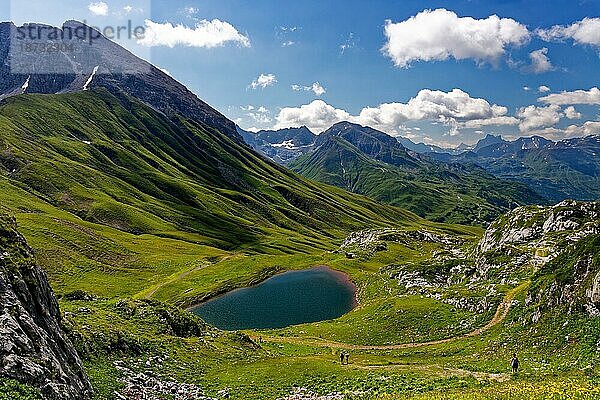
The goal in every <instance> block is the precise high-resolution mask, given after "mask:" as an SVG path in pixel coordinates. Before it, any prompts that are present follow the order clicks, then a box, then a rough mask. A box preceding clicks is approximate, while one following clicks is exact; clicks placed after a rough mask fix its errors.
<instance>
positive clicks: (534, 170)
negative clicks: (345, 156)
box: [242, 124, 600, 219]
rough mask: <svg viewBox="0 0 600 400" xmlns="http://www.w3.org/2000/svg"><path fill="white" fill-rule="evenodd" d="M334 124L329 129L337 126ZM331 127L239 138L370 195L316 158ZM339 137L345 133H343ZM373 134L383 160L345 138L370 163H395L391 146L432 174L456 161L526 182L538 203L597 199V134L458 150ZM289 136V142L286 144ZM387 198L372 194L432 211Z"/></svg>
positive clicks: (491, 140)
mask: <svg viewBox="0 0 600 400" xmlns="http://www.w3.org/2000/svg"><path fill="white" fill-rule="evenodd" d="M346 125H347V126H350V125H348V124H346ZM339 126H340V125H339V124H338V125H336V127H339ZM334 128H335V127H334ZM334 128H332V129H333V130H337V128H335V129H334ZM332 129H330V130H328V131H326V132H324V133H322V134H320V135H314V134H313V135H311V134H309V133H308V132H307V131H308V129H307V128H305V127H304V128H297V129H288V130H284V131H262V132H259V133H257V134H253V133H249V132H246V133H245V134H243V135H242V136H244V139H245V140H246V141H247V142H248V143H249V144H250V145H251V146H252V147H254V148H255V149H256V150H257V151H258V152H260V153H262V154H263V155H265V156H267V157H269V158H271V159H272V160H275V161H276V162H279V163H281V164H283V165H292V166H293V168H294V170H296V171H299V172H300V173H302V174H304V175H305V176H308V177H311V178H316V179H319V180H322V181H324V182H328V183H333V184H335V185H337V186H340V187H345V188H347V189H350V190H354V191H358V192H360V193H365V194H368V193H370V190H357V189H356V185H357V182H353V184H352V185H350V184H348V182H343V179H340V178H339V177H338V178H333V176H337V172H332V171H331V170H330V169H331V165H327V167H326V168H325V167H323V166H324V165H325V163H324V162H323V161H322V160H320V161H319V160H317V158H318V157H319V156H323V155H324V153H325V152H326V151H331V146H332V144H331V143H327V140H326V139H327V138H328V137H330V136H331V132H332ZM298 130H300V131H302V132H303V141H302V142H300V141H296V140H295V139H292V136H291V135H289V134H290V133H294V134H297V131H298ZM361 131H362V133H363V134H365V133H366V132H370V133H369V135H371V136H373V132H375V130H373V129H371V128H366V127H362V128H361ZM382 135H384V136H385V138H384V137H383V136H382ZM267 136H268V137H269V138H276V140H275V139H266V138H267ZM338 136H339V135H338ZM342 136H344V137H346V135H342ZM367 136H368V135H367ZM375 136H377V137H378V138H379V139H378V140H380V142H381V143H386V145H387V146H388V149H387V150H382V149H381V148H380V149H379V150H381V151H383V152H384V153H385V152H386V151H387V152H388V154H387V156H388V158H387V159H386V158H385V157H384V156H383V153H377V152H371V151H369V149H366V148H365V147H364V143H363V145H361V143H360V140H362V139H359V138H358V137H357V136H352V137H350V138H346V139H349V140H348V142H349V143H350V144H352V145H353V146H355V147H357V149H358V150H359V152H361V153H363V154H362V157H363V158H364V157H367V158H368V159H370V162H371V163H373V162H375V163H376V162H383V163H387V164H391V165H394V166H397V165H396V162H397V161H398V160H397V159H389V156H391V153H390V151H391V150H390V149H392V148H393V149H395V150H394V151H395V153H394V154H395V157H401V158H403V159H404V160H405V162H409V163H415V162H418V163H420V164H419V165H420V166H421V167H422V166H423V165H429V167H427V168H425V170H427V171H429V172H431V168H430V165H432V164H434V165H436V166H437V168H442V169H444V168H446V169H449V170H453V171H456V168H457V165H460V166H461V168H463V170H465V171H470V172H473V171H476V170H479V172H480V173H481V172H483V171H485V172H487V174H488V176H489V177H491V176H493V177H496V178H499V179H501V180H503V182H504V183H507V182H506V181H511V182H520V183H522V184H524V185H527V187H528V188H529V191H530V192H533V194H534V195H535V196H532V197H530V200H533V199H537V200H535V201H536V202H538V203H556V202H559V201H562V200H565V199H575V200H583V201H589V200H598V199H600V157H599V156H598V155H599V154H600V136H588V137H584V138H575V139H565V140H562V141H559V142H554V141H551V140H548V139H545V138H543V137H540V136H533V137H527V138H519V139H517V140H514V141H507V140H504V139H503V138H502V137H501V136H494V135H489V134H488V135H487V136H486V137H485V138H483V139H481V140H480V141H479V142H478V143H477V144H475V145H471V146H470V145H466V144H461V145H460V146H458V147H457V148H456V149H445V148H442V147H439V146H435V145H428V144H424V143H414V142H413V141H411V140H410V139H408V138H404V137H398V138H392V137H391V136H388V135H386V134H384V133H383V132H378V134H377V135H375ZM290 140H292V141H291V142H290ZM355 140H359V143H355ZM282 143H285V144H289V146H288V147H285V146H283V145H282ZM396 143H397V144H399V145H400V146H398V145H397V144H396ZM325 144H327V146H328V147H327V148H326V149H319V147H320V146H323V145H325ZM284 147H285V149H284ZM401 153H403V155H402V156H400V154H401ZM304 154H311V156H310V160H311V161H310V162H309V161H307V159H306V158H302V157H301V156H302V155H304ZM311 163H312V164H314V165H321V166H322V168H323V171H322V172H319V173H317V172H316V170H315V166H314V165H311ZM321 175H322V176H321ZM410 178H411V177H410V176H409V177H404V178H402V179H400V180H399V181H398V180H396V184H398V185H406V184H408V183H414V179H410ZM391 185H392V184H391V183H390V182H387V183H386V185H385V186H388V187H389V186H391ZM405 194H406V192H405ZM530 194H531V193H530ZM389 196H390V195H389V194H388V195H387V196H381V195H374V197H375V198H378V199H383V200H384V201H387V202H389V203H392V204H399V205H402V206H404V207H408V208H409V209H413V210H414V211H416V212H418V213H420V214H421V215H429V216H430V217H431V214H430V213H428V212H423V210H421V207H416V208H415V207H411V204H409V203H410V201H408V200H407V201H406V202H404V201H400V200H399V199H400V197H393V198H389ZM512 200H513V201H515V202H517V203H519V202H520V200H523V198H522V197H517V198H514V199H512ZM436 218H440V216H439V215H438V216H437V217H436ZM442 219H444V218H442Z"/></svg>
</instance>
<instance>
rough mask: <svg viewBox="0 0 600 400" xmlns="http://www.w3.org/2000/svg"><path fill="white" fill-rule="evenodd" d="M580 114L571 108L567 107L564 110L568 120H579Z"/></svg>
mask: <svg viewBox="0 0 600 400" xmlns="http://www.w3.org/2000/svg"><path fill="white" fill-rule="evenodd" d="M581 116H582V115H581V113H580V112H579V111H577V110H576V109H575V107H573V106H569V107H567V108H565V117H567V118H568V119H579V118H581Z"/></svg>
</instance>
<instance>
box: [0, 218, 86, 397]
mask: <svg viewBox="0 0 600 400" xmlns="http://www.w3.org/2000/svg"><path fill="white" fill-rule="evenodd" d="M15 225H16V223H15V221H14V220H13V219H11V218H9V217H6V216H4V215H1V214H0V377H3V378H10V379H15V380H18V381H20V382H22V383H24V384H27V385H30V386H33V387H36V388H38V389H39V390H40V391H41V392H42V394H43V396H44V398H47V399H52V400H55V399H56V400H63V399H64V400H77V399H82V400H83V399H90V398H91V395H92V389H91V385H90V383H89V381H88V379H87V377H86V376H85V373H84V371H83V367H82V364H81V360H80V359H79V357H78V355H77V352H76V351H75V349H74V347H73V345H72V343H71V342H70V341H69V339H68V338H67V336H66V334H65V333H64V332H63V330H62V328H61V326H60V311H59V308H58V302H57V301H56V298H55V297H54V294H53V293H52V290H51V288H50V285H49V284H48V280H47V278H46V275H45V273H44V272H43V271H42V270H41V269H40V268H39V267H37V266H36V265H35V263H34V260H33V254H32V250H31V249H30V248H29V247H28V246H27V243H26V242H25V239H24V238H23V237H22V236H21V235H19V234H18V233H17V231H16V229H15Z"/></svg>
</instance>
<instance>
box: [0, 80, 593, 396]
mask: <svg viewBox="0 0 600 400" xmlns="http://www.w3.org/2000/svg"><path fill="white" fill-rule="evenodd" d="M0 127H1V129H0V154H1V156H0V160H1V163H2V167H1V168H0V171H1V174H2V176H1V177H0V209H1V211H3V212H8V213H11V214H13V215H15V216H16V218H17V221H18V224H19V229H20V231H21V232H22V233H23V234H24V235H25V237H26V238H27V239H28V241H29V244H30V245H31V246H32V247H33V248H34V249H35V251H36V255H37V260H38V263H39V264H40V265H41V266H43V267H44V269H45V270H46V271H47V272H48V274H49V278H50V281H51V283H52V286H53V288H54V289H55V291H56V292H57V294H58V295H59V296H60V306H61V310H62V311H63V325H64V327H65V329H66V330H67V332H68V333H69V336H70V337H71V339H72V340H73V342H74V343H75V344H76V346H77V348H78V351H79V352H80V354H81V355H82V357H83V359H84V363H85V367H86V371H87V373H88V374H89V376H90V379H91V381H92V383H93V385H94V389H95V399H102V400H104V399H110V400H112V399H117V398H119V397H118V396H117V395H116V394H115V393H120V394H126V395H128V396H129V397H130V398H136V394H135V393H136V392H135V390H136V387H140V385H141V386H144V385H150V386H151V387H145V386H144V388H145V389H146V390H148V391H154V390H158V391H159V392H160V393H159V394H157V398H161V399H162V398H165V399H169V398H172V397H173V396H172V392H171V390H172V389H171V388H173V387H174V388H175V390H176V391H177V390H184V391H188V392H189V391H199V392H201V393H204V394H205V395H207V396H210V398H214V399H218V398H224V397H229V398H231V399H240V400H241V399H249V398H252V399H264V400H267V399H268V400H271V399H277V398H286V397H285V396H287V395H289V394H290V392H292V391H295V390H296V391H297V390H299V389H294V388H298V387H300V388H305V389H306V390H307V391H310V392H314V393H316V394H318V395H327V394H330V393H334V392H335V393H338V394H341V395H342V396H344V397H343V398H344V399H386V398H387V399H392V398H404V397H406V396H417V395H421V396H425V397H424V398H428V397H427V396H430V397H433V396H440V397H441V398H444V396H446V395H448V396H454V397H450V398H460V395H465V396H471V398H481V396H480V397H477V396H479V393H492V392H493V391H494V390H497V391H498V393H503V392H507V391H508V392H509V393H510V392H511V391H514V389H515V388H523V387H527V388H530V389H531V390H530V391H529V392H528V393H529V394H531V395H527V396H525V395H524V396H521V397H517V398H544V397H543V394H544V393H546V392H547V390H548V388H550V387H551V383H552V384H554V383H553V382H556V383H555V385H556V387H560V388H562V389H561V390H564V391H565V390H569V389H570V388H573V389H574V390H577V391H578V393H579V392H580V393H582V397H581V398H586V397H584V396H588V397H587V398H593V397H590V396H593V395H594V392H593V391H594V390H595V389H594V388H595V387H596V383H597V367H595V365H596V364H595V362H596V360H597V358H598V356H597V354H596V352H597V350H596V348H595V347H594V346H595V344H596V343H597V341H598V337H597V336H598V333H597V332H598V329H597V321H598V319H595V320H594V319H590V318H589V317H588V316H586V315H585V314H583V313H581V312H579V313H577V314H572V315H570V316H569V317H568V318H565V315H566V314H564V315H560V314H559V315H557V317H556V318H555V319H552V317H551V314H550V313H548V314H543V315H542V318H541V319H540V320H539V321H538V322H533V320H532V316H533V315H535V313H536V307H535V306H534V304H537V302H536V303H529V302H528V300H527V298H528V296H529V294H530V293H531V292H530V291H529V288H530V284H529V282H528V281H529V280H532V281H533V283H532V284H531V287H533V288H538V287H539V288H547V287H552V283H551V280H552V279H553V278H552V277H550V278H548V277H547V276H551V275H552V274H553V273H554V272H548V271H546V270H545V269H543V270H540V271H544V272H543V274H542V272H540V274H542V275H539V276H538V275H534V273H535V271H536V269H535V265H534V264H531V263H529V262H528V263H527V265H525V266H522V265H521V264H519V263H518V262H517V261H515V260H520V259H521V258H520V256H521V255H522V254H521V253H518V252H516V251H515V252H508V251H507V253H506V254H504V255H503V258H502V257H501V259H502V262H503V263H505V264H506V266H507V268H506V270H507V271H508V273H507V274H505V275H502V274H490V275H489V277H484V274H483V273H481V274H480V273H479V270H478V268H480V267H481V268H483V267H482V266H480V265H479V264H478V262H479V261H478V255H479V253H478V252H479V250H478V246H477V243H478V241H479V239H480V237H481V236H482V234H483V232H482V230H481V229H480V228H476V227H465V226H460V225H449V224H438V223H434V222H429V221H426V220H423V219H421V218H419V217H417V216H416V215H414V214H412V213H410V212H407V211H403V210H401V209H398V208H394V207H392V206H386V205H382V204H380V203H377V202H375V201H373V200H369V199H368V198H365V197H362V196H360V195H356V194H351V193H347V192H345V191H343V190H341V189H338V188H334V187H331V186H327V185H324V184H317V183H313V182H311V181H309V180H306V179H304V178H301V177H299V176H297V175H295V174H293V173H291V172H288V171H286V170H284V169H282V168H280V167H278V166H276V165H274V164H272V163H270V162H267V161H265V160H264V159H262V158H261V157H259V156H257V155H256V154H255V153H254V152H252V151H250V150H249V149H248V148H247V147H245V146H244V145H241V144H239V143H237V142H235V141H232V140H230V139H229V138H227V137H225V136H223V135H221V134H220V133H219V132H217V131H215V130H213V129H211V128H210V127H207V126H203V125H199V124H196V123H193V122H191V121H189V120H187V119H185V118H178V119H175V120H173V119H169V118H166V117H165V116H163V115H162V114H160V113H157V112H155V111H153V110H152V109H150V108H148V107H146V106H145V105H143V104H141V103H139V102H137V101H135V100H132V99H129V98H117V97H114V96H112V95H110V94H108V93H107V92H105V91H103V90H99V91H93V92H86V93H77V94H68V95H46V96H44V95H27V96H19V97H15V98H12V99H9V100H8V101H6V102H4V103H2V104H1V105H0ZM424 196H425V195H424ZM569 207H570V206H569V205H566V206H564V210H563V209H561V210H562V211H565V212H566V213H567V214H569ZM532 209H533V208H532ZM551 212H552V211H551V210H546V209H544V211H543V216H544V217H543V218H542V217H540V218H530V219H526V218H520V217H518V215H517V217H514V219H515V220H519V222H520V223H521V224H524V225H519V226H518V227H517V228H518V229H522V228H523V227H531V226H533V225H535V226H538V225H544V221H545V220H546V219H547V218H548V216H549V215H550V214H551ZM540 213H542V211H540ZM584 214H585V213H584ZM519 215H520V214H519ZM521 220H522V221H521ZM582 221H583V225H584V223H586V222H590V221H589V218H588V219H583V220H582ZM592 222H593V221H592ZM501 225H502V226H504V225H506V224H505V220H504V219H501V220H499V222H498V223H497V224H496V225H494V226H501ZM583 225H582V229H583ZM565 226H566V227H568V226H567V225H565ZM565 226H562V225H560V224H559V225H558V227H559V228H560V229H563V230H564V229H566V228H565ZM507 229H508V231H510V227H507ZM557 229H558V228H557ZM569 229H570V228H569ZM567 230H568V229H567ZM354 231H363V232H360V233H358V234H355V235H352V236H350V238H354V239H352V240H350V239H349V240H344V239H346V237H347V236H348V234H350V233H351V232H354ZM373 232H375V233H373ZM371 233H373V235H371ZM560 235H562V236H561V237H563V236H565V237H566V236H569V235H570V233H568V232H567V233H565V232H562V231H561V233H560ZM488 236H490V237H493V238H496V235H494V234H492V233H489V235H488V234H486V235H484V237H488ZM509 236H510V235H509ZM367 237H374V238H375V240H373V241H371V240H367V239H366V238H367ZM510 237H522V236H519V235H514V236H510ZM496 239H497V238H496ZM595 244H596V242H593V243H592V244H589V246H588V247H586V248H587V249H589V248H593V247H594V246H595ZM536 246H537V243H536V244H535V245H531V246H528V245H525V244H524V245H523V246H522V248H523V249H529V248H530V247H532V248H536V249H535V250H537V247H536ZM590 246H591V247H590ZM519 248H521V247H519ZM529 250H530V249H529ZM535 250H532V251H533V254H534V256H535V255H536V254H537V253H536V251H535ZM348 253H352V254H354V257H352V258H348ZM553 254H554V253H553ZM565 254H567V255H568V254H569V253H565ZM577 254H579V253H576V254H575V253H574V255H573V257H571V258H572V259H573V260H575V259H576V258H577V257H579V256H578V255H577ZM586 254H587V253H586ZM487 256H489V258H486V259H485V261H486V262H488V261H489V262H496V261H498V259H497V258H493V257H492V256H493V255H492V254H488V253H486V257H487ZM534 256H532V257H534ZM565 257H567V256H565ZM569 257H570V256H569ZM492 258H493V259H492ZM571 258H569V259H571ZM559 262H560V259H558V258H557V259H556V263H559ZM315 265H328V266H330V267H332V268H334V269H336V270H340V271H343V272H346V273H347V274H348V275H349V276H350V277H351V279H352V280H353V281H354V283H355V284H356V285H357V287H358V294H357V297H358V302H359V306H358V307H357V308H356V309H355V310H353V311H352V312H350V313H348V314H347V315H345V316H343V317H341V318H338V319H336V320H332V321H322V322H319V323H315V324H306V325H300V326H294V327H289V328H286V329H281V330H274V331H257V332H251V331H249V332H244V333H240V332H232V333H228V332H220V331H218V330H215V329H214V328H212V327H210V326H207V325H206V324H204V323H203V322H202V321H200V320H199V319H198V318H196V317H193V316H192V315H190V314H189V313H187V312H185V311H184V310H182V309H181V308H182V307H187V306H190V305H193V304H195V303H197V302H199V301H202V300H205V299H207V298H209V297H214V296H215V295H218V294H220V293H223V292H225V291H228V290H230V289H233V288H236V287H240V286H245V285H249V284H252V283H256V282H259V281H261V280H263V279H265V278H267V277H269V276H271V275H273V274H275V273H277V272H279V271H284V270H290V269H302V268H308V267H312V266H315ZM548 265H550V264H548ZM553 265H557V264H553ZM560 265H562V264H560ZM594 265H595V264H594ZM566 268H567V269H569V267H566ZM483 269H484V270H485V271H488V270H489V269H486V268H483ZM573 270H574V271H575V270H576V268H575V269H573ZM569 271H571V270H570V269H569ZM547 274H549V275H547ZM557 276H558V275H557ZM538 278H539V279H538ZM538 281H539V282H540V283H539V284H538V283H537V282H538ZM561 282H562V281H561ZM565 282H567V284H568V282H569V281H568V280H566V281H565ZM589 282H590V281H589V279H588V280H586V281H585V285H586V286H585V287H586V288H588V287H589V286H587V285H588V284H589ZM542 283H543V285H542ZM544 293H547V292H545V291H544ZM541 298H542V297H540V299H541ZM558 310H559V312H560V310H563V309H558ZM546 315H547V316H546ZM565 321H567V322H569V323H568V324H567V325H565V326H562V324H564V322H565ZM566 335H569V338H570V339H565V336H566ZM523 338H525V339H526V340H524V339H523ZM369 346H370V347H369ZM345 348H348V349H349V351H350V352H351V364H350V365H349V366H341V365H340V364H339V361H338V362H336V360H339V351H340V350H341V349H345ZM515 350H516V351H518V352H519V355H520V356H521V357H522V358H523V369H522V372H521V373H519V374H517V375H510V374H509V373H508V372H507V362H508V360H509V359H510V356H511V354H512V352H513V351H515ZM589 365H591V367H589ZM525 384H526V385H525ZM155 388H158V389H155ZM188 392H186V393H188ZM5 393H6V396H9V398H11V397H10V396H13V398H16V399H26V398H29V399H34V398H36V393H35V391H32V390H31V388H27V387H23V386H21V385H18V384H16V383H14V382H7V381H0V398H2V397H1V396H3V395H4V394H5ZM532 393H533V394H532ZM15 396H16V397H15ZM292 398H293V397H292ZM305 398H306V397H305ZM308 398H310V397H308ZM316 398H317V399H319V397H318V396H317V397H316ZM338 398H340V397H338ZM434 398H435V397H434ZM467 398H468V397H467ZM500 398H509V397H507V396H504V397H500Z"/></svg>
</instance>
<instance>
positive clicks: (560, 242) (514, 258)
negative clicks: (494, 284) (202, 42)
mask: <svg viewBox="0 0 600 400" xmlns="http://www.w3.org/2000/svg"><path fill="white" fill-rule="evenodd" d="M597 234H600V203H596V202H578V201H572V200H565V201H563V202H561V203H559V204H557V205H555V206H552V207H541V206H527V207H519V208H516V209H514V210H512V211H511V212H509V213H507V214H505V215H504V216H502V217H501V218H499V219H498V220H496V221H495V222H494V223H492V224H491V225H490V226H489V228H488V229H487V230H486V232H485V234H484V236H483V238H482V239H481V241H480V242H479V244H478V246H477V248H476V250H475V257H474V258H475V262H476V266H477V274H476V277H477V278H489V277H490V274H491V273H492V272H493V271H497V270H502V271H503V275H504V277H505V278H506V277H508V275H511V274H514V273H519V271H522V270H523V269H524V268H530V269H534V270H539V269H540V268H542V267H543V266H544V265H546V264H547V263H548V262H550V261H552V260H553V259H555V258H556V257H558V256H559V255H560V254H561V253H562V252H563V251H564V250H565V249H567V248H568V247H569V246H573V245H574V244H576V243H577V242H579V241H580V240H581V239H584V238H586V237H589V236H591V235H597Z"/></svg>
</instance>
